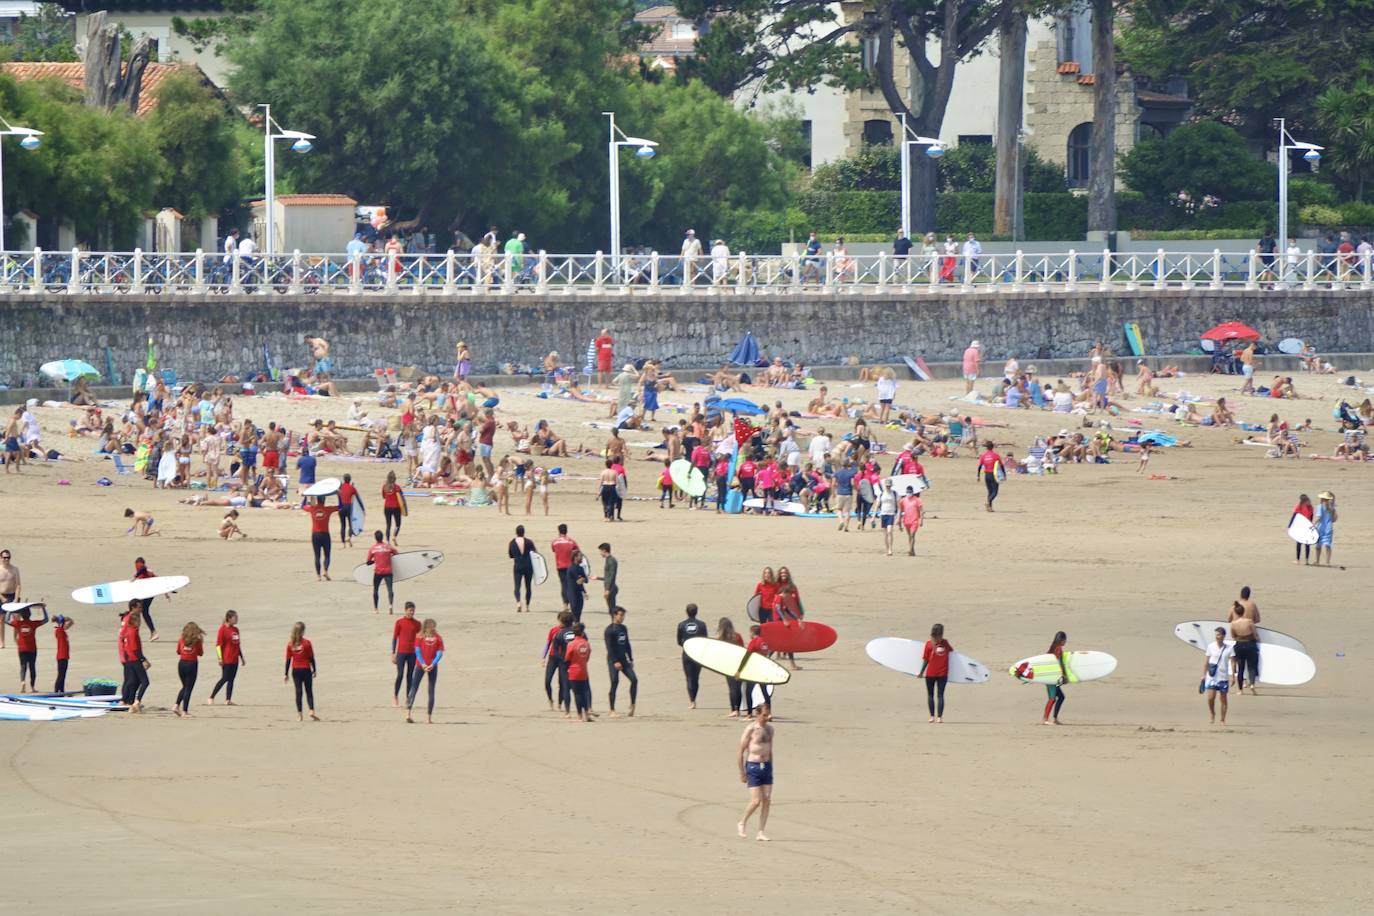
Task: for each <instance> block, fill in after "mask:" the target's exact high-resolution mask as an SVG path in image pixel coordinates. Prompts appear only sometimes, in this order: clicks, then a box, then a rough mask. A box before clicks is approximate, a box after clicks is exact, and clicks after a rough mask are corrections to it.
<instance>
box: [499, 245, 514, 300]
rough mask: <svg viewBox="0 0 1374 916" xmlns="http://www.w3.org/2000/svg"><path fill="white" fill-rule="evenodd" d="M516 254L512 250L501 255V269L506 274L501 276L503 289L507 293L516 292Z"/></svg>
mask: <svg viewBox="0 0 1374 916" xmlns="http://www.w3.org/2000/svg"><path fill="white" fill-rule="evenodd" d="M514 267H515V255H514V254H513V253H512V252H509V251H507V252H503V253H502V255H501V269H502V270H503V271H504V272H505V276H504V277H502V278H501V289H502V290H503V291H504V292H505V293H507V294H510V293H513V292H515V270H514Z"/></svg>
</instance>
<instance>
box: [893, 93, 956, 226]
mask: <svg viewBox="0 0 1374 916" xmlns="http://www.w3.org/2000/svg"><path fill="white" fill-rule="evenodd" d="M897 118H898V120H900V121H901V122H902V146H901V150H902V231H903V232H905V233H906V234H907V237H908V238H910V237H911V160H910V159H909V158H908V155H907V147H909V146H924V147H925V148H926V155H927V156H929V157H930V158H931V159H939V158H940V157H941V156H943V155H944V154H945V147H944V144H943V143H941V142H940V141H939V140H935V139H932V138H931V137H922V136H920V135H919V134H916V133H914V132H912V130H911V128H909V127H907V126H906V112H902V113H900V114H898V115H897ZM907 137H911V138H912V139H910V140H908V139H907Z"/></svg>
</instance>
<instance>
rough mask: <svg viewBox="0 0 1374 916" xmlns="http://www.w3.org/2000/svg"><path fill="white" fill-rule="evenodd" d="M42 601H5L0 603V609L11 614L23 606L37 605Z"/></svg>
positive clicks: (22, 608) (20, 609)
mask: <svg viewBox="0 0 1374 916" xmlns="http://www.w3.org/2000/svg"><path fill="white" fill-rule="evenodd" d="M42 603H43V602H41V601H6V602H5V603H4V604H0V611H4V612H5V613H6V614H13V613H15V612H17V611H22V610H24V608H29V607H38V606H39V605H41V604H42Z"/></svg>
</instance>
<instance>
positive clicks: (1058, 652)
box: [1040, 630, 1069, 725]
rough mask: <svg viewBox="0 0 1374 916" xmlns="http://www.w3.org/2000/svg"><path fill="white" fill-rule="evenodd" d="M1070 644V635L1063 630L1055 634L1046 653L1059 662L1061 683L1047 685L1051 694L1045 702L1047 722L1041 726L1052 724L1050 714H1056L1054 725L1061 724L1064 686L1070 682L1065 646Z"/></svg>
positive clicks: (1046, 687)
mask: <svg viewBox="0 0 1374 916" xmlns="http://www.w3.org/2000/svg"><path fill="white" fill-rule="evenodd" d="M1068 642H1069V637H1068V634H1066V633H1065V632H1064V631H1063V630H1060V631H1059V632H1058V633H1055V634H1054V640H1053V641H1052V642H1051V643H1050V647H1049V649H1047V650H1046V651H1047V652H1048V653H1049V654H1050V655H1053V656H1054V657H1055V658H1056V659H1057V660H1058V661H1059V683H1057V684H1046V685H1045V690H1046V691H1047V692H1048V693H1049V698H1048V699H1047V700H1045V721H1043V722H1041V723H1040V724H1041V725H1049V724H1050V714H1051V713H1053V714H1054V720H1053V721H1054V724H1055V725H1058V724H1059V710H1061V709H1063V708H1064V685H1065V684H1067V683H1068V682H1069V669H1068V666H1066V665H1065V664H1064V646H1065V645H1067V644H1068Z"/></svg>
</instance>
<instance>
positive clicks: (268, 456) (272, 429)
mask: <svg viewBox="0 0 1374 916" xmlns="http://www.w3.org/2000/svg"><path fill="white" fill-rule="evenodd" d="M281 446H282V433H281V430H279V429H277V424H276V421H275V420H274V421H273V422H271V423H268V424H267V432H265V433H263V435H262V469H263V471H265V472H266V473H267V476H268V477H269V478H272V477H275V476H276V474H277V470H278V469H279V468H282V467H285V465H286V462H285V461H283V460H282V455H281V452H282V448H281Z"/></svg>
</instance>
